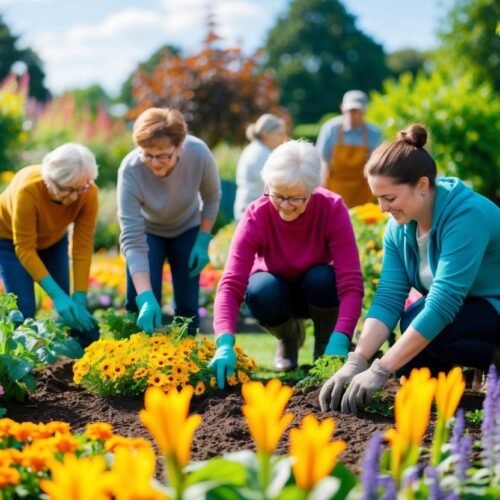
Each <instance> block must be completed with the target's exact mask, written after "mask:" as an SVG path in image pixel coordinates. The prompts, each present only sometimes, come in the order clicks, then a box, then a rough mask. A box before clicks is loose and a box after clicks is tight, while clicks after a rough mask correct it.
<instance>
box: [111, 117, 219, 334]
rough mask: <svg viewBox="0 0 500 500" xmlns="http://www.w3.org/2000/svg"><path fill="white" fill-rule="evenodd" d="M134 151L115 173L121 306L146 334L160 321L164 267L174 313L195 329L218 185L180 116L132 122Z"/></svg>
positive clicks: (205, 152)
mask: <svg viewBox="0 0 500 500" xmlns="http://www.w3.org/2000/svg"><path fill="white" fill-rule="evenodd" d="M133 139H134V142H135V144H136V145H137V148H136V149H134V150H133V151H131V152H130V153H129V154H128V155H127V156H126V157H125V158H124V159H123V161H122V164H121V165H120V169H119V171H118V217H119V220H120V227H121V234H120V245H121V249H122V251H123V254H124V255H125V259H126V261H127V302H126V308H127V310H128V311H135V312H138V313H139V316H138V320H137V326H139V327H140V328H142V329H143V330H144V331H145V332H147V333H152V332H153V331H154V330H155V329H157V328H158V327H160V326H161V317H162V315H161V306H160V304H161V296H162V293H161V289H162V271H163V265H164V263H165V260H168V262H169V264H170V270H171V273H172V285H173V294H174V297H173V300H174V305H175V314H176V315H177V316H183V317H187V318H192V319H193V321H192V322H191V323H190V325H189V332H190V333H191V334H195V333H196V330H197V328H198V326H199V316H198V295H199V274H200V272H201V271H202V269H203V268H204V267H205V266H206V265H207V264H208V262H209V257H208V244H209V242H210V240H211V238H212V235H211V230H212V227H213V224H214V221H215V218H216V215H217V212H218V210H219V204H220V199H221V188H220V180H219V174H218V172H217V168H216V165H215V160H214V158H213V156H212V154H211V152H210V150H209V149H208V147H207V145H206V144H205V143H204V142H203V141H201V140H200V139H197V138H196V137H193V136H191V135H187V125H186V122H185V120H184V117H183V116H182V114H181V113H180V112H179V111H177V110H174V109H169V108H150V109H147V110H146V111H144V112H143V113H142V114H141V115H140V116H139V117H138V118H137V120H136V121H135V123H134V128H133Z"/></svg>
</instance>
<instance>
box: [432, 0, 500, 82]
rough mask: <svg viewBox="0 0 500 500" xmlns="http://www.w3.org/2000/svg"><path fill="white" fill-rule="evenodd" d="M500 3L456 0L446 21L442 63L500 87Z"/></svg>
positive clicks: (444, 21)
mask: <svg viewBox="0 0 500 500" xmlns="http://www.w3.org/2000/svg"><path fill="white" fill-rule="evenodd" d="M499 19H500V2H498V1H491V0H455V3H454V5H453V7H452V8H451V10H450V12H449V13H448V14H447V15H446V17H445V18H444V20H443V23H444V27H443V29H442V31H441V32H440V38H441V42H442V46H441V47H440V49H439V50H438V51H437V54H436V57H437V63H438V65H440V66H442V67H444V68H446V69H447V70H448V71H449V72H454V73H455V74H458V75H460V74H463V73H466V72H468V73H472V74H474V75H475V77H476V81H477V82H481V83H482V82H484V81H489V82H490V83H491V84H492V85H493V88H494V89H495V90H496V91H498V90H500V31H499V26H500V25H499Z"/></svg>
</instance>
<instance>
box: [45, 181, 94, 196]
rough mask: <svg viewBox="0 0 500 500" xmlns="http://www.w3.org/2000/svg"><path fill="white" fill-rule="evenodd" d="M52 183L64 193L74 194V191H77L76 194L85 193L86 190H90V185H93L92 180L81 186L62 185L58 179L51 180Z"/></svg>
mask: <svg viewBox="0 0 500 500" xmlns="http://www.w3.org/2000/svg"><path fill="white" fill-rule="evenodd" d="M51 182H52V184H54V186H55V187H56V188H57V190H58V191H61V192H62V193H67V194H73V193H76V194H81V193H85V192H86V191H88V190H89V189H90V186H92V181H90V182H87V184H85V185H84V186H80V187H77V188H75V187H70V186H61V185H60V184H58V183H57V182H56V181H54V180H53V181H51Z"/></svg>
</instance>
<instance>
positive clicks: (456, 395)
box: [436, 366, 465, 420]
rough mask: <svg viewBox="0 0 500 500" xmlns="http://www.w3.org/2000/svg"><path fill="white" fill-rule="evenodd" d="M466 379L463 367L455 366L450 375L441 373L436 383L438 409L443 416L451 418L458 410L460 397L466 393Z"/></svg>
mask: <svg viewBox="0 0 500 500" xmlns="http://www.w3.org/2000/svg"><path fill="white" fill-rule="evenodd" d="M464 389H465V380H464V377H463V374H462V369H461V368H460V367H458V366H456V367H455V368H453V370H451V371H450V372H449V373H448V375H445V374H444V373H443V372H441V373H439V375H438V379H437V385H436V404H437V411H438V414H439V415H440V416H442V418H444V419H445V420H449V419H450V418H451V417H453V415H454V414H455V411H456V410H457V406H458V403H459V402H460V398H461V397H462V394H463V393H464Z"/></svg>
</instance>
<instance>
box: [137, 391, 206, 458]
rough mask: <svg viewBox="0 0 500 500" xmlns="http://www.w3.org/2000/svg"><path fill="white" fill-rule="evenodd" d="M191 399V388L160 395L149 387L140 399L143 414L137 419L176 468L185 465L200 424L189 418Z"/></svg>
mask: <svg viewBox="0 0 500 500" xmlns="http://www.w3.org/2000/svg"><path fill="white" fill-rule="evenodd" d="M192 396H193V388H192V387H191V386H186V387H184V388H183V389H182V390H181V391H180V392H178V391H177V390H176V389H174V390H172V391H170V392H169V393H168V394H164V393H163V391H162V390H161V389H158V388H156V387H150V388H149V389H148V390H147V391H146V394H145V396H144V407H145V409H144V410H141V411H140V413H139V418H140V419H141V421H142V423H143V424H144V425H145V426H146V428H147V429H148V430H149V432H150V433H151V434H152V435H153V437H154V438H155V440H156V443H157V444H158V447H159V448H160V450H161V452H162V453H163V454H164V455H171V456H174V457H175V459H176V462H177V464H178V465H179V466H180V467H185V466H186V465H187V464H188V463H189V457H190V453H191V441H192V439H193V434H194V432H195V430H196V429H197V427H198V426H199V425H200V424H201V417H200V415H191V416H190V417H188V415H189V403H190V401H191V397H192Z"/></svg>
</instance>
